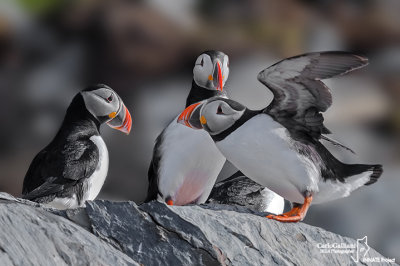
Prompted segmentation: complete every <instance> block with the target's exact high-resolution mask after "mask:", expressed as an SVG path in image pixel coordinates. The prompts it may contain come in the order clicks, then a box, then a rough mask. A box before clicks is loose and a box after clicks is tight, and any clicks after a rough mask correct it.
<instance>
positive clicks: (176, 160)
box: [158, 120, 225, 205]
mask: <svg viewBox="0 0 400 266" xmlns="http://www.w3.org/2000/svg"><path fill="white" fill-rule="evenodd" d="M161 152H162V158H161V161H160V169H159V179H158V187H159V191H160V192H161V193H162V195H163V196H164V198H163V200H165V199H166V197H168V196H169V197H171V198H172V200H173V201H174V204H176V205H185V204H188V203H192V202H195V203H204V202H205V201H206V200H207V198H208V196H209V194H210V192H211V189H212V187H213V186H214V183H215V181H216V179H217V176H218V174H219V172H220V171H221V169H222V167H223V165H224V163H225V157H224V156H223V155H222V154H221V152H220V151H219V150H218V149H217V147H216V146H215V144H214V142H213V140H212V139H211V137H210V136H209V135H208V133H206V132H205V131H204V130H195V129H191V128H189V127H186V126H184V125H181V124H178V123H176V120H173V121H172V122H171V124H170V125H168V127H167V129H166V131H165V132H164V138H163V143H162V145H161Z"/></svg>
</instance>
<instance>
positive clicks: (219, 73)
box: [213, 62, 224, 91]
mask: <svg viewBox="0 0 400 266" xmlns="http://www.w3.org/2000/svg"><path fill="white" fill-rule="evenodd" d="M213 80H214V81H216V82H217V84H215V85H216V87H217V90H219V91H222V90H223V89H224V86H223V85H222V81H223V78H222V70H221V64H220V63H219V62H217V67H216V68H215V70H214V74H213Z"/></svg>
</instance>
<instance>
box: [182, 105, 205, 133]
mask: <svg viewBox="0 0 400 266" xmlns="http://www.w3.org/2000/svg"><path fill="white" fill-rule="evenodd" d="M201 104H202V102H199V103H194V104H192V105H190V106H188V107H187V108H186V109H185V110H183V112H182V113H181V114H180V115H179V117H178V120H177V122H178V123H180V124H182V125H185V126H187V127H190V128H193V129H202V128H203V127H202V126H201V124H200V125H199V123H196V119H191V118H192V116H193V115H194V113H198V114H199V115H200V108H199V106H201ZM197 120H198V119H197Z"/></svg>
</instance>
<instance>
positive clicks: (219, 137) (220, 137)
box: [210, 108, 262, 142]
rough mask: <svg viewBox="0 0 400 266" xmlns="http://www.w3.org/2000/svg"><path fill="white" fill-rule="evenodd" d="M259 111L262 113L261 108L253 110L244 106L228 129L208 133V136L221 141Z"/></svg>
mask: <svg viewBox="0 0 400 266" xmlns="http://www.w3.org/2000/svg"><path fill="white" fill-rule="evenodd" d="M261 113H262V110H260V111H254V110H249V109H247V108H246V110H245V111H244V113H243V115H242V116H241V117H240V118H239V119H238V120H237V121H235V123H234V124H233V125H232V126H231V127H229V128H228V129H225V130H224V131H222V132H221V133H218V134H216V135H211V134H210V136H211V138H212V139H213V140H214V141H215V142H218V141H221V140H223V139H225V138H226V137H227V136H229V135H230V134H231V133H232V132H233V131H235V130H236V129H237V128H239V127H240V126H241V125H243V124H244V123H246V122H247V121H248V120H250V119H251V118H252V117H254V116H256V115H258V114H261Z"/></svg>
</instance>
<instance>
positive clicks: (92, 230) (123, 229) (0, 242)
mask: <svg viewBox="0 0 400 266" xmlns="http://www.w3.org/2000/svg"><path fill="white" fill-rule="evenodd" d="M6 197H7V196H4V195H3V196H2V195H1V193H0V198H3V200H0V224H1V227H2V231H1V233H0V236H1V238H0V265H21V264H22V265H24V264H40V265H50V264H52V265H56V264H57V265H58V264H73V265H76V264H78V265H79V264H94V265H97V264H102V265H124V264H134V263H135V262H138V263H140V264H143V265H355V264H356V263H355V262H354V261H353V260H352V259H351V255H353V256H355V253H353V254H329V253H328V254H325V253H322V252H321V249H319V248H318V244H325V245H326V244H331V245H332V244H335V243H339V244H340V243H343V244H347V245H350V244H351V245H356V240H354V239H350V238H347V237H342V236H339V235H336V234H333V233H330V232H327V231H325V230H323V229H320V228H317V227H313V226H309V225H307V224H304V223H298V224H284V223H280V222H277V221H273V220H268V219H266V218H265V217H263V216H260V213H257V212H255V211H252V210H249V209H247V208H244V207H240V206H226V205H220V204H207V205H192V206H182V207H180V206H167V205H165V204H163V203H159V202H150V203H146V204H142V205H140V206H137V205H136V204H135V203H133V202H110V201H103V200H97V201H93V202H88V203H87V206H86V208H80V209H75V210H68V211H56V210H49V211H50V212H52V213H49V212H48V211H46V210H44V209H43V207H40V206H39V207H38V206H36V205H29V204H30V203H27V202H22V201H21V202H18V201H16V200H15V199H13V198H8V199H4V198H6ZM55 214H57V215H59V216H57V215H55ZM67 219H69V220H70V221H68V220H67ZM72 221H74V222H76V223H77V224H79V225H76V224H74V223H73V222H72ZM37 243H39V244H37ZM367 256H368V257H371V258H373V257H382V256H381V255H380V254H379V253H378V252H376V251H375V250H373V249H372V248H371V249H370V250H369V251H368V254H367ZM27 258H29V260H28V259H27ZM365 264H367V265H369V264H371V265H380V263H365ZM381 265H388V264H387V263H386V264H381Z"/></svg>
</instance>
